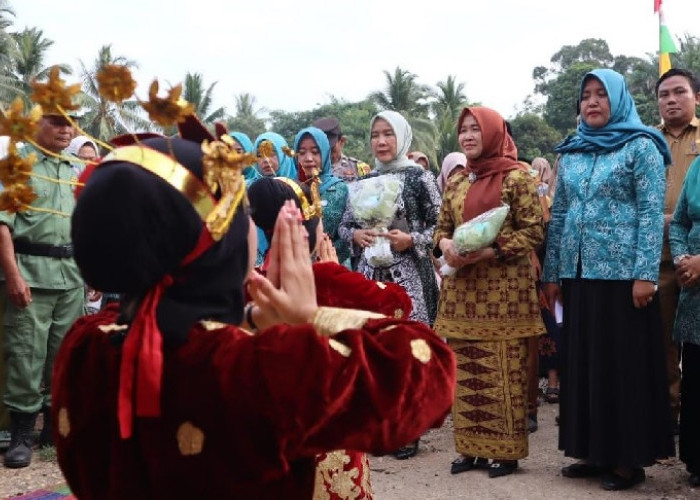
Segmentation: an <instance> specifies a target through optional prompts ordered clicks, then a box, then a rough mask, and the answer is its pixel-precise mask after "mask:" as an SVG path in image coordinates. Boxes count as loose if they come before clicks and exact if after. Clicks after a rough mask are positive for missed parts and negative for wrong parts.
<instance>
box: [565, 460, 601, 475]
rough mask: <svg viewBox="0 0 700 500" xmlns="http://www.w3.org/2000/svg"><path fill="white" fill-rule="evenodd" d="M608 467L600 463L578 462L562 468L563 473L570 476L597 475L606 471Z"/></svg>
mask: <svg viewBox="0 0 700 500" xmlns="http://www.w3.org/2000/svg"><path fill="white" fill-rule="evenodd" d="M606 471H607V469H605V467H601V466H599V465H593V464H587V463H585V462H578V463H575V464H571V465H567V466H566V467H563V468H562V469H561V475H562V476H564V477H568V478H579V477H595V476H600V475H601V474H603V473H605V472H606Z"/></svg>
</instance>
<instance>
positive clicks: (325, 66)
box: [10, 0, 700, 117]
mask: <svg viewBox="0 0 700 500" xmlns="http://www.w3.org/2000/svg"><path fill="white" fill-rule="evenodd" d="M10 5H11V7H12V8H13V9H14V10H15V13H16V17H15V29H21V28H22V27H24V26H36V27H39V28H41V29H43V30H44V34H45V36H46V37H48V38H50V39H52V40H54V42H55V43H54V45H53V47H52V48H51V49H50V51H49V54H48V59H47V61H46V62H47V64H52V63H57V62H65V63H68V64H70V65H72V66H73V67H74V69H75V70H76V71H77V70H78V69H79V67H80V66H79V63H78V61H79V60H82V61H83V62H84V63H85V64H86V65H87V66H91V65H92V62H93V60H94V59H95V57H96V55H97V52H98V49H99V47H100V46H102V45H105V44H112V50H113V54H115V55H123V56H126V57H128V58H130V59H133V60H135V61H137V62H138V64H139V70H138V71H137V72H136V73H135V76H136V78H137V80H139V83H140V87H139V91H138V92H139V94H140V95H141V97H144V96H145V93H146V91H145V89H146V88H147V84H148V83H150V81H151V80H152V79H153V78H154V77H158V78H159V79H160V81H161V88H162V83H163V82H169V83H173V84H174V83H178V82H180V81H181V80H182V79H183V78H184V75H185V73H186V72H188V71H189V72H199V73H202V74H203V75H204V78H205V83H207V84H209V83H213V82H215V81H216V82H218V84H217V87H216V90H215V99H216V101H217V104H218V105H225V106H227V108H228V109H229V110H232V109H233V103H234V96H235V95H236V94H239V93H241V92H250V93H252V94H253V95H255V96H256V98H257V103H258V106H260V107H265V108H267V109H268V110H273V109H283V110H285V111H299V110H308V109H311V108H313V107H315V106H317V105H319V104H324V103H327V102H328V100H329V96H330V95H334V96H336V97H339V98H344V99H346V100H349V101H355V100H360V99H363V98H364V97H365V96H366V95H367V94H368V93H369V92H371V91H373V90H380V89H382V88H383V86H384V84H385V77H384V75H383V73H382V71H383V70H389V71H391V72H393V69H394V68H395V67H396V66H397V65H398V66H400V67H401V68H403V69H407V70H409V71H411V72H412V73H414V74H416V75H418V77H419V82H421V83H425V84H429V85H433V86H434V85H435V84H436V83H437V82H438V81H440V80H444V79H445V78H446V77H447V75H455V76H456V77H457V80H458V81H460V82H464V83H465V91H466V95H467V97H468V99H470V100H472V101H480V102H481V103H483V104H484V105H486V106H490V107H493V108H495V109H496V110H498V111H499V112H501V113H502V114H504V115H505V116H506V117H509V116H512V115H513V114H514V112H515V110H516V107H518V106H519V105H520V103H521V102H522V101H523V99H524V98H525V97H526V96H527V95H528V94H530V93H532V90H533V80H532V70H533V68H534V67H536V66H548V65H549V60H550V58H551V56H552V55H553V54H554V53H555V52H557V51H558V50H559V49H560V48H561V47H562V46H563V45H576V44H578V43H579V42H580V41H581V40H583V39H585V38H603V39H605V40H607V42H608V44H609V46H610V50H611V52H612V53H613V55H620V54H624V55H628V56H640V57H644V55H645V54H646V53H649V52H652V53H653V52H655V51H656V50H657V49H658V19H657V16H656V15H655V14H654V12H653V0H587V1H580V2H572V1H570V0H429V1H427V2H415V1H409V0H402V1H396V0H335V1H334V0H302V1H297V2H291V1H289V0H267V1H258V0H248V1H247V2H243V1H241V0H238V1H228V2H227V1H222V0H199V1H183V0H171V1H169V2H167V1H165V2H164V1H149V0H139V1H136V0H116V1H115V0H92V1H89V0H70V1H69V2H49V1H47V0H10ZM663 5H664V11H665V17H666V21H667V24H668V26H669V28H670V30H671V33H672V34H674V35H675V36H679V37H680V36H682V35H683V34H684V33H690V34H692V35H694V36H700V0H664V4H663ZM68 81H69V82H71V80H70V78H69V79H68Z"/></svg>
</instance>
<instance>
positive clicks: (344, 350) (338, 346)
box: [328, 339, 352, 358]
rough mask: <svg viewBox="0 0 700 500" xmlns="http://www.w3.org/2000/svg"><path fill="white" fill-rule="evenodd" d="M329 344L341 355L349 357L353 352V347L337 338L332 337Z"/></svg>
mask: <svg viewBox="0 0 700 500" xmlns="http://www.w3.org/2000/svg"><path fill="white" fill-rule="evenodd" d="M328 345H329V346H331V349H333V350H334V351H336V352H337V353H338V354H340V355H341V356H343V357H345V358H347V357H349V356H350V354H351V353H352V349H350V348H349V347H348V346H346V345H345V344H343V343H341V342H338V341H337V340H335V339H330V340H329V341H328Z"/></svg>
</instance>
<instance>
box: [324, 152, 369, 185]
mask: <svg viewBox="0 0 700 500" xmlns="http://www.w3.org/2000/svg"><path fill="white" fill-rule="evenodd" d="M332 170H333V175H335V176H336V177H339V178H340V179H343V180H344V181H345V182H353V181H356V180H357V179H359V178H360V177H364V176H365V175H367V174H369V173H370V171H371V168H370V166H369V165H368V164H367V163H365V162H363V161H360V160H358V159H356V158H352V157H350V156H346V155H340V160H338V161H337V162H336V163H334V164H333V165H332Z"/></svg>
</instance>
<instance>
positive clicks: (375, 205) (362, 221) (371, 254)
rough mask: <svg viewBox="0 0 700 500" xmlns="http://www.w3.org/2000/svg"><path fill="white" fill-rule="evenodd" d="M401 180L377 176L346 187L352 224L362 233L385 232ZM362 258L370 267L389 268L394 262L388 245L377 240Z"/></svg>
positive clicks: (387, 242) (383, 240) (388, 243)
mask: <svg viewBox="0 0 700 500" xmlns="http://www.w3.org/2000/svg"><path fill="white" fill-rule="evenodd" d="M402 189H403V180H402V179H401V177H399V176H397V175H392V174H388V175H381V176H378V177H370V178H367V179H362V180H359V181H356V182H353V183H352V184H350V185H349V186H348V191H349V196H348V200H349V203H350V206H351V207H352V211H353V215H354V217H355V222H357V223H358V224H359V225H360V226H361V227H362V229H372V230H374V231H376V232H377V233H380V234H381V233H386V232H388V227H389V226H390V225H391V223H392V222H393V220H394V217H395V216H396V211H397V210H398V202H399V196H400V195H401V190H402ZM364 254H365V258H366V259H367V262H368V263H369V265H371V266H373V267H384V266H389V265H391V264H392V263H393V262H394V255H393V253H392V252H391V243H390V241H389V240H388V239H387V238H386V237H383V236H377V237H376V238H375V240H374V243H373V244H372V245H370V246H368V247H366V248H365V250H364Z"/></svg>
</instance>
